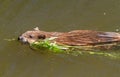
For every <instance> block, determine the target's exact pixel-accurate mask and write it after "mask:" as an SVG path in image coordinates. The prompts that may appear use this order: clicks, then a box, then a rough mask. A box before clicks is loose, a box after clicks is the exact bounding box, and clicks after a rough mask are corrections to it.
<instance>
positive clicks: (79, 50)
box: [30, 37, 120, 58]
mask: <svg viewBox="0 0 120 77" xmlns="http://www.w3.org/2000/svg"><path fill="white" fill-rule="evenodd" d="M54 39H55V37H52V38H47V39H45V40H39V41H37V42H34V43H32V44H30V47H31V48H33V49H35V50H40V49H46V50H48V51H51V52H53V53H65V54H72V55H74V56H78V55H84V54H88V55H102V56H107V57H110V58H120V53H117V52H113V51H112V52H110V51H108V50H104V51H103V50H99V49H97V48H98V47H102V46H104V45H106V44H103V45H97V46H67V45H58V44H57V43H56V42H55V41H53V40H54ZM112 45H113V46H114V48H115V45H116V44H108V45H107V47H109V46H112ZM117 47H118V46H117Z"/></svg>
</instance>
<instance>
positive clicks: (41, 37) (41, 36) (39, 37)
mask: <svg viewBox="0 0 120 77" xmlns="http://www.w3.org/2000/svg"><path fill="white" fill-rule="evenodd" d="M45 38H46V36H45V35H39V36H38V39H45Z"/></svg>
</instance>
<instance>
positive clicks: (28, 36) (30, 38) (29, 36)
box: [18, 30, 46, 43]
mask: <svg viewBox="0 0 120 77" xmlns="http://www.w3.org/2000/svg"><path fill="white" fill-rule="evenodd" d="M45 38H46V35H45V33H44V32H42V31H40V30H33V31H27V32H25V33H23V34H22V35H20V36H19V37H18V40H19V41H21V42H22V43H33V42H35V41H37V40H40V39H45Z"/></svg>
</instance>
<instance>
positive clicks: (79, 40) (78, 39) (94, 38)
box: [18, 28, 120, 46]
mask: <svg viewBox="0 0 120 77" xmlns="http://www.w3.org/2000/svg"><path fill="white" fill-rule="evenodd" d="M51 37H56V39H54V41H55V42H56V43H57V44H60V45H68V46H95V45H102V44H112V43H119V42H120V34H119V33H116V32H102V31H92V30H74V31H70V32H46V31H41V30H39V29H38V28H36V29H34V30H31V31H27V32H25V33H23V34H22V35H20V36H19V38H18V39H19V40H20V41H21V42H23V43H29V44H31V43H33V42H35V41H38V40H40V39H46V38H51Z"/></svg>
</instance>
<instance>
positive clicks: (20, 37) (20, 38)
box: [18, 36, 28, 43]
mask: <svg viewBox="0 0 120 77" xmlns="http://www.w3.org/2000/svg"><path fill="white" fill-rule="evenodd" d="M18 40H19V41H21V42H23V43H27V42H28V41H27V39H25V38H24V37H22V36H19V37H18Z"/></svg>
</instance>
